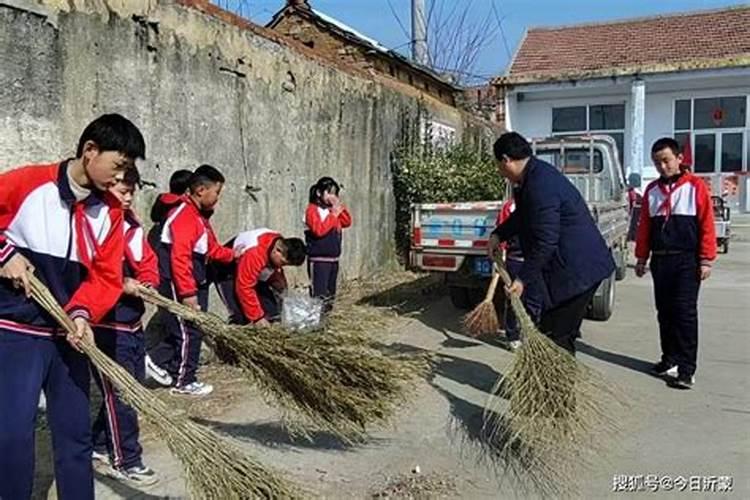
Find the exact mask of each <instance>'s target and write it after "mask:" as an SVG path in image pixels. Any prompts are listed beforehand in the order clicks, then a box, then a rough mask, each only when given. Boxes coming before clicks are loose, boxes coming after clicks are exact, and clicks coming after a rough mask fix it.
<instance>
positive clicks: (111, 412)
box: [92, 170, 159, 486]
mask: <svg viewBox="0 0 750 500" xmlns="http://www.w3.org/2000/svg"><path fill="white" fill-rule="evenodd" d="M139 184H140V177H139V175H138V172H137V171H136V170H132V171H130V172H128V173H126V174H125V177H124V179H123V180H121V181H120V182H118V184H117V185H116V186H115V187H114V188H113V189H112V193H113V194H115V196H117V197H118V198H119V199H120V201H121V202H122V206H123V209H124V210H125V222H124V230H125V254H124V256H123V259H122V266H123V276H124V289H125V292H126V293H123V295H122V296H121V297H120V300H119V301H118V302H117V304H116V305H115V308H114V309H112V310H111V311H110V312H109V313H108V314H107V316H106V317H105V318H104V319H103V320H102V321H101V322H100V323H98V324H96V325H95V326H94V334H95V338H96V344H97V346H98V347H99V348H100V349H101V350H102V351H103V352H104V353H105V354H107V355H108V356H109V357H110V358H112V359H113V360H115V361H116V362H117V364H119V365H120V366H122V367H123V368H125V370H126V371H127V372H128V373H130V375H132V376H133V377H134V378H135V379H136V380H138V381H139V382H143V380H144V378H145V363H144V361H145V355H146V341H145V338H144V333H143V325H142V324H141V319H142V318H143V314H144V313H145V312H146V308H145V305H144V303H143V299H141V298H140V297H138V296H137V289H135V285H137V284H138V283H140V284H144V285H147V286H152V287H157V286H159V266H158V263H157V260H156V255H155V254H154V252H153V250H152V249H151V246H150V245H149V244H148V241H147V240H146V234H145V232H144V230H143V226H142V225H141V223H140V221H139V220H138V217H137V216H136V215H135V213H133V212H132V210H131V206H132V202H133V194H134V192H135V189H136V187H137V186H138V185H139ZM128 292H129V293H128ZM94 379H95V380H96V383H97V385H98V386H99V389H100V390H101V392H102V404H101V406H100V408H99V414H98V416H97V418H96V420H95V421H94V425H93V431H92V432H93V435H94V459H95V460H98V461H101V462H105V463H106V465H107V466H108V468H107V469H106V473H107V474H108V475H110V476H111V477H113V478H114V479H118V480H124V481H126V482H127V481H129V482H133V483H135V484H140V485H143V486H147V485H150V484H153V483H155V482H156V481H157V476H156V474H155V473H154V471H153V470H151V469H150V468H149V467H146V466H144V464H143V460H142V451H143V450H142V448H141V445H140V442H139V440H138V436H139V428H138V414H137V412H136V411H135V409H133V408H132V407H131V406H130V405H128V404H127V403H125V402H124V401H123V400H122V399H121V398H120V397H119V395H118V394H117V392H116V391H115V389H114V387H113V386H112V382H111V381H110V380H109V379H107V378H106V377H102V376H101V375H100V374H99V372H98V371H96V370H94Z"/></svg>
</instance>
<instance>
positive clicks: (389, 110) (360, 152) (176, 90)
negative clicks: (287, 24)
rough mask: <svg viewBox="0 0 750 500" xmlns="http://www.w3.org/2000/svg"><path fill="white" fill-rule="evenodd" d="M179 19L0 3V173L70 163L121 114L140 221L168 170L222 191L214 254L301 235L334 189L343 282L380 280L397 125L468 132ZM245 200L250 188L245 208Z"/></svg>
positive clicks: (461, 124) (91, 1) (448, 110)
mask: <svg viewBox="0 0 750 500" xmlns="http://www.w3.org/2000/svg"><path fill="white" fill-rule="evenodd" d="M180 3H185V2H184V1H183V2H179V3H174V2H167V1H162V2H157V1H156V0H127V1H126V0H109V1H108V2H107V3H105V2H104V1H103V0H69V1H68V0H65V1H63V0H44V2H43V3H36V2H31V1H28V0H4V1H0V169H6V168H10V167H12V166H17V165H21V164H25V163H31V162H41V161H54V160H57V159H60V158H63V157H65V156H69V155H71V154H72V153H73V152H74V149H75V145H76V142H77V139H78V136H79V134H80V132H81V130H82V129H83V127H84V126H85V125H86V124H87V123H88V122H89V121H90V120H91V119H92V118H94V117H96V116H97V115H99V114H101V113H105V112H119V113H122V114H124V115H126V116H128V117H129V118H130V119H132V120H133V121H134V122H135V123H136V124H137V125H138V126H139V127H140V128H141V130H142V131H143V132H144V136H145V138H146V141H147V155H148V160H147V161H146V163H145V164H144V166H143V168H142V175H143V177H144V179H146V180H147V181H152V182H155V183H156V184H157V188H146V189H144V192H143V194H142V195H141V199H140V200H139V203H140V206H139V209H140V211H141V213H142V214H145V213H146V210H147V209H148V207H149V206H150V203H151V201H152V199H153V197H154V196H155V194H156V193H157V192H158V191H160V190H164V189H165V188H166V186H167V180H168V178H169V175H170V173H171V172H172V171H173V170H174V169H177V168H185V167H194V166H197V165H198V164H200V163H211V164H213V165H216V166H218V167H219V168H221V169H222V170H223V171H224V172H225V174H227V178H228V183H227V187H226V190H225V195H224V198H223V200H222V202H221V204H220V206H219V208H218V212H217V214H216V216H215V218H214V220H213V222H214V224H215V227H216V229H217V232H218V233H219V235H220V238H222V239H227V238H229V237H230V236H231V235H232V234H234V233H236V232H237V231H239V230H242V229H246V228H253V227H264V226H265V227H272V228H275V229H279V230H282V231H283V232H285V233H286V234H289V235H301V233H302V230H303V225H302V218H303V213H304V208H305V206H306V203H307V196H308V188H309V186H310V185H311V184H312V183H313V182H314V181H315V180H316V179H317V178H318V177H320V176H322V175H332V176H333V177H335V178H337V179H338V180H339V181H340V182H341V183H342V184H343V185H344V188H345V189H344V191H343V196H344V199H345V201H346V202H347V203H348V204H349V205H350V208H351V211H352V213H353V216H354V220H355V222H354V228H353V229H351V230H349V231H348V232H347V234H346V236H345V250H344V259H343V269H344V274H345V275H348V276H350V277H351V276H356V275H360V274H362V273H366V272H369V271H372V270H374V269H376V268H377V267H379V266H382V265H383V264H384V263H385V262H386V261H387V260H388V259H389V258H390V257H392V252H393V248H394V245H393V243H392V242H393V231H394V216H393V214H394V197H393V193H392V182H391V178H390V169H389V158H390V155H391V152H392V151H393V148H394V146H395V144H396V143H397V141H398V139H399V135H400V134H401V131H402V128H403V123H404V120H405V117H414V116H415V115H416V114H417V112H418V109H420V107H426V109H427V110H428V111H429V112H430V114H432V115H434V116H435V117H436V118H437V119H439V120H440V121H441V122H445V123H450V124H453V125H454V126H455V127H456V128H457V130H459V131H462V130H464V128H465V121H466V117H465V116H464V115H462V114H461V113H459V112H458V111H457V110H456V109H455V108H452V107H449V106H445V105H442V104H440V103H438V102H436V101H434V100H432V99H430V98H429V96H423V95H419V94H418V93H416V94H414V93H411V94H410V93H406V92H402V91H396V90H394V89H392V88H390V87H387V86H385V85H383V84H381V83H378V82H376V81H373V80H372V79H368V78H366V77H363V76H358V75H357V74H356V71H353V72H347V71H342V70H341V69H340V68H335V67H332V66H330V65H326V64H325V63H322V62H320V61H316V60H314V58H312V57H311V56H309V55H305V54H304V50H302V51H300V50H298V48H296V47H294V46H292V47H290V44H289V43H286V42H284V41H279V40H278V37H276V39H274V36H273V35H268V36H266V35H265V34H264V33H263V30H262V29H255V28H252V29H250V28H248V26H244V27H243V26H242V25H241V24H242V23H239V22H238V23H236V24H239V25H236V24H232V23H226V22H221V21H218V20H217V19H216V18H214V17H211V16H209V15H207V14H206V13H204V12H201V11H199V9H198V8H194V6H193V7H191V6H183V5H180ZM195 3H196V4H199V6H200V5H204V7H205V2H202V1H201V2H198V0H195ZM225 18H228V19H230V20H231V19H232V18H231V16H225ZM274 40H275V41H274ZM292 45H293V44H292ZM246 186H253V187H259V188H261V191H260V192H258V193H257V194H256V196H257V201H254V200H253V199H252V197H251V196H250V195H249V194H247V192H246V190H245V188H246Z"/></svg>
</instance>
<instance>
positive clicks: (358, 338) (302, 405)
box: [140, 287, 426, 443]
mask: <svg viewBox="0 0 750 500" xmlns="http://www.w3.org/2000/svg"><path fill="white" fill-rule="evenodd" d="M140 293H141V296H142V297H143V299H144V300H146V301H147V302H149V303H151V304H153V305H156V306H158V307H161V308H164V309H166V310H167V311H169V312H171V313H173V314H175V315H177V316H179V317H180V318H182V319H183V320H185V321H190V322H192V323H193V324H194V325H196V326H197V327H198V328H200V329H201V330H202V331H203V332H204V333H205V334H206V335H207V337H208V340H210V341H211V342H212V344H213V345H214V346H215V351H216V354H217V355H218V356H219V358H220V359H221V360H222V361H223V362H225V363H227V364H230V365H233V366H237V367H239V368H241V369H242V371H243V373H244V375H245V377H246V378H247V380H248V381H249V382H251V383H253V384H254V385H255V386H256V387H257V388H258V389H259V390H260V392H261V394H262V395H263V396H264V397H265V398H266V399H267V400H268V402H269V403H270V404H272V405H273V406H276V407H278V408H279V409H280V410H281V411H282V412H283V417H284V421H285V423H286V424H287V426H288V427H289V429H290V430H291V431H292V432H293V433H295V434H299V435H302V436H306V437H309V431H310V430H316V431H324V432H328V433H330V434H332V435H334V436H336V437H338V438H339V439H341V440H342V441H344V442H347V443H354V442H356V441H360V440H362V439H363V438H365V437H366V434H367V428H368V426H370V425H373V424H383V423H386V422H387V421H388V420H389V419H390V417H392V416H393V414H394V413H395V410H396V409H397V408H398V406H399V404H400V403H402V402H404V401H405V400H406V398H407V396H408V395H409V393H410V390H411V389H412V388H413V386H414V380H415V379H416V378H417V377H418V376H419V375H421V374H422V373H423V372H424V370H425V368H426V363H425V362H424V361H423V360H421V359H420V358H417V357H403V356H402V357H393V356H388V355H385V354H384V353H382V352H381V351H380V350H378V349H376V348H375V347H376V346H375V345H374V344H373V343H372V341H371V340H369V339H368V338H367V337H366V336H365V335H364V334H363V333H364V332H363V329H364V328H366V327H367V326H368V325H363V324H362V323H363V322H362V321H357V318H353V319H351V320H350V321H351V322H352V324H350V325H346V324H345V323H342V321H345V320H343V317H342V316H338V318H339V320H338V323H336V321H334V323H335V324H334V325H331V326H329V327H328V328H326V329H325V330H321V331H316V332H312V333H300V332H291V331H288V330H286V329H284V328H282V327H280V326H276V325H272V326H270V327H267V328H257V327H254V326H238V325H230V324H227V323H226V322H225V321H223V320H222V319H221V318H219V317H218V316H216V315H213V314H210V313H205V312H200V311H196V310H194V309H191V308H189V307H186V306H184V305H182V304H179V303H177V302H175V301H172V300H170V299H167V298H165V297H163V296H161V295H160V294H159V293H158V292H156V291H154V290H152V289H149V288H146V287H141V289H140ZM369 327H372V325H369Z"/></svg>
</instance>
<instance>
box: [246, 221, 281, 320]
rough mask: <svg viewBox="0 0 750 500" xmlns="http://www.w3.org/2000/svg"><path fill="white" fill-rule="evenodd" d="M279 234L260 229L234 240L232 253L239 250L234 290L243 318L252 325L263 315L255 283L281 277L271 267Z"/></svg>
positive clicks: (278, 270) (279, 273) (277, 269)
mask: <svg viewBox="0 0 750 500" xmlns="http://www.w3.org/2000/svg"><path fill="white" fill-rule="evenodd" d="M281 237H282V236H281V234H280V233H278V232H276V231H273V230H271V229H267V228H262V229H255V230H253V231H245V232H243V233H240V234H238V235H237V237H236V238H235V239H234V251H237V250H239V249H241V252H242V254H241V255H240V257H239V261H238V262H237V275H236V277H235V281H234V283H235V286H234V291H235V293H236V295H237V301H238V302H239V303H240V308H241V309H242V313H243V314H244V315H245V318H246V319H247V320H248V321H251V322H255V321H258V320H259V319H261V318H263V317H264V316H265V312H264V311H263V307H262V306H261V302H260V299H259V298H258V292H257V291H256V290H255V287H256V286H257V285H258V283H260V282H263V281H269V280H271V279H277V278H281V279H283V278H284V270H283V269H281V268H273V267H271V260H270V255H271V250H272V249H273V246H274V244H275V243H276V241H277V240H278V239H279V238H281Z"/></svg>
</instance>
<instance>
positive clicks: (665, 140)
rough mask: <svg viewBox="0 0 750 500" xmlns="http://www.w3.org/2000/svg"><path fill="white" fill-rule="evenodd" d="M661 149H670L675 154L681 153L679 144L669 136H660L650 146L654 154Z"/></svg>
mask: <svg viewBox="0 0 750 500" xmlns="http://www.w3.org/2000/svg"><path fill="white" fill-rule="evenodd" d="M663 149H670V150H671V151H672V153H673V154H674V155H675V156H677V155H678V154H680V153H682V148H681V147H680V144H679V143H678V142H677V141H675V140H674V139H672V138H671V137H662V138H661V139H659V140H658V141H656V142H655V143H654V145H653V146H651V154H652V155H654V154H656V153H658V152H659V151H661V150H663Z"/></svg>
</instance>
